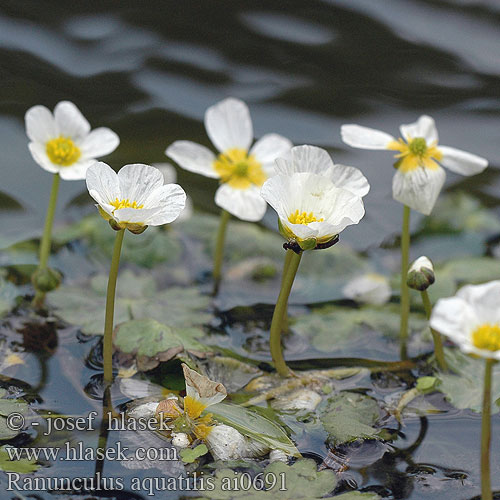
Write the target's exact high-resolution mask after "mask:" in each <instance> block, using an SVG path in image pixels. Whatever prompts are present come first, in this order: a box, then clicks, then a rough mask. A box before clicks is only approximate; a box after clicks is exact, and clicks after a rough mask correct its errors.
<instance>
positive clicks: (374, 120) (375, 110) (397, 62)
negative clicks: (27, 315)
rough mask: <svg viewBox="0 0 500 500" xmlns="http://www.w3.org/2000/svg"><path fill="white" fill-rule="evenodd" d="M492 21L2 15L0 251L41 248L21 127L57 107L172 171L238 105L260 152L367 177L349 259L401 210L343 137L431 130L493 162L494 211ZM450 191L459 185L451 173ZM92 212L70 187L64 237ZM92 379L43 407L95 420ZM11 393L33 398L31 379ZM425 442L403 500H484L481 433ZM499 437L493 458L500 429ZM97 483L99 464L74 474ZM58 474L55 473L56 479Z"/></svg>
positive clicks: (487, 14) (130, 8) (496, 105)
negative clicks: (224, 110) (346, 127)
mask: <svg viewBox="0 0 500 500" xmlns="http://www.w3.org/2000/svg"><path fill="white" fill-rule="evenodd" d="M499 20H500V3H499V2H496V1H495V0H442V1H431V0H420V1H419V0H411V1H410V0H325V1H318V0H302V1H299V0H288V1H287V2H283V1H269V0H267V1H256V0H251V1H243V0H239V1H236V0H213V1H205V2H202V1H200V0H196V1H192V0H182V1H181V2H179V1H177V2H174V1H167V0H151V1H149V2H137V1H126V0H122V1H120V2H116V1H101V2H88V1H72V2H57V1H52V2H48V1H47V2H41V1H39V0H24V1H22V2H19V1H13V0H2V2H0V152H1V160H0V168H1V172H2V176H1V179H2V182H1V184H0V191H1V193H0V224H1V227H2V230H1V233H2V238H7V239H9V238H11V239H12V241H15V240H16V239H24V238H25V237H27V236H35V235H39V234H40V233H41V225H42V221H43V218H44V216H45V209H46V202H47V196H48V192H49V189H50V183H51V176H50V175H48V174H47V173H46V172H45V171H43V170H42V169H40V168H39V167H38V166H37V165H36V164H35V163H34V162H33V160H32V159H31V157H30V155H29V153H28V149H27V138H26V136H25V132H24V122H23V116H24V113H25V111H26V110H27V109H28V108H29V107H30V106H32V105H35V104H44V105H46V106H48V107H49V108H53V106H54V105H55V104H56V103H57V102H58V101H60V100H63V99H69V100H71V101H73V102H75V103H76V104H77V105H78V106H79V107H80V109H81V110H82V111H83V113H84V114H85V116H86V117H87V118H88V119H89V121H90V122H91V124H92V126H109V127H111V128H112V129H113V130H115V131H116V132H117V133H118V134H119V136H120V138H121V144H120V147H119V148H118V149H117V150H116V151H115V152H114V153H113V154H112V155H110V156H109V157H108V158H107V159H106V161H107V162H108V163H110V164H111V165H112V166H114V167H115V168H119V167H120V166H122V165H123V164H125V163H134V162H144V163H153V162H161V161H164V160H165V156H164V154H163V152H164V150H165V148H166V147H167V146H168V145H169V144H170V143H171V142H172V141H174V140H176V139H190V140H194V141H197V142H200V143H203V144H206V145H208V139H207V137H206V135H205V131H204V127H203V123H202V118H203V114H204V111H205V109H206V108H207V107H208V106H209V105H211V104H213V103H215V102H217V101H218V100H220V99H223V98H224V97H227V96H235V97H239V98H242V99H244V100H245V101H246V102H247V103H248V104H249V107H250V110H251V113H252V118H253V123H254V130H255V134H256V136H257V137H259V136H261V135H263V134H265V133H267V132H277V133H281V134H283V135H285V136H287V137H289V138H290V139H291V140H292V141H293V142H294V143H295V144H303V143H310V144H316V145H320V146H322V147H325V148H327V149H328V150H329V151H330V152H331V153H332V155H333V156H334V158H335V160H336V161H338V162H339V163H344V164H351V165H354V166H357V167H359V168H361V169H362V170H363V172H364V173H365V175H366V176H367V177H368V179H369V181H370V183H371V186H372V189H371V193H370V194H369V195H368V196H367V197H366V209H367V215H366V217H365V218H364V219H363V221H362V223H361V224H359V226H358V227H356V228H355V229H352V230H349V231H346V232H345V237H344V238H345V240H346V241H348V242H349V243H351V244H353V245H354V246H356V247H357V248H366V247H369V246H373V247H376V246H378V244H380V243H381V242H382V241H383V240H384V239H386V238H388V237H390V236H391V235H393V234H394V233H397V232H398V230H399V226H400V210H399V208H400V207H399V205H397V204H395V203H394V202H393V200H392V197H391V179H392V175H393V168H392V159H391V157H390V155H389V154H388V153H387V154H386V153H384V152H379V153H371V152H367V151H361V150H352V149H350V148H348V147H347V146H345V145H344V144H343V143H342V142H341V140H340V125H341V124H342V123H346V122H357V123H360V124H363V125H366V126H372V127H374V128H380V129H382V130H385V131H387V132H389V133H393V134H396V133H397V126H398V125H399V124H400V123H408V122H411V121H414V120H415V119H416V118H417V117H418V116H419V115H420V114H423V113H427V114H430V115H432V116H433V117H434V118H435V119H436V122H437V125H438V129H439V133H440V142H441V143H442V144H446V145H450V146H456V147H460V148H463V149H465V150H467V151H471V152H475V153H477V154H480V155H481V156H484V157H486V158H488V159H489V161H490V165H491V166H490V168H489V169H488V170H487V171H486V172H485V173H484V174H482V175H481V176H478V177H476V178H474V179H472V181H471V180H468V181H467V190H468V191H472V192H473V193H476V194H479V195H480V196H481V197H482V199H483V200H484V201H485V202H486V203H487V204H489V205H497V204H498V203H499V201H500V196H499V193H500V179H499V176H498V165H499V162H498V157H499V155H500V140H499V134H500V128H499V126H498V124H499V121H498V119H499V115H500V32H499ZM179 182H180V184H182V185H183V186H184V188H185V189H186V191H187V192H188V193H189V194H190V195H191V196H192V198H193V200H194V203H195V207H196V208H198V209H201V210H206V211H215V209H216V207H215V205H214V203H213V194H214V192H215V188H216V183H215V182H212V181H209V180H207V179H205V178H202V177H197V176H193V175H191V174H188V173H186V172H182V171H180V172H179ZM447 183H448V184H447V185H448V186H449V187H451V186H457V185H458V186H462V187H463V186H465V184H464V181H463V179H462V178H460V177H459V176H456V175H453V174H450V175H449V176H448V180H447ZM91 210H93V208H92V204H91V202H90V199H89V198H88V196H87V195H86V190H85V184H84V182H83V181H74V182H64V183H63V185H62V189H61V193H60V199H59V205H58V218H57V220H58V221H62V220H65V219H66V220H68V219H76V218H77V217H78V216H79V215H80V214H81V213H87V212H89V211H91ZM273 217H274V216H273V214H271V213H268V218H267V219H266V220H265V223H268V224H269V225H271V226H272V225H274V218H273ZM415 218H416V217H415ZM74 333H75V332H74V331H72V332H69V333H68V332H66V334H67V337H66V342H65V341H64V337H63V339H62V340H60V343H61V346H63V347H62V348H64V349H68V351H67V352H66V354H67V355H66V356H58V360H57V361H56V360H55V358H50V359H49V361H47V364H48V375H47V376H48V377H49V380H54V377H55V375H54V374H59V373H61V372H62V373H63V374H64V375H65V376H68V373H71V369H70V368H67V367H66V368H65V369H64V366H63V363H67V364H68V363H69V365H68V366H71V360H72V359H73V360H74V361H73V362H74V363H80V360H77V359H76V358H71V356H76V357H78V356H81V355H82V353H86V352H87V349H88V347H87V345H86V344H81V345H79V346H77V348H76V350H75V353H74V354H72V355H71V350H70V347H68V346H70V345H71V344H72V343H74V341H73V339H74ZM65 344H67V346H65ZM60 349H61V347H60ZM73 349H75V348H73ZM61 360H65V361H61ZM68 360H69V361H68ZM92 373H93V372H92V371H90V370H88V371H84V372H83V374H82V375H81V376H80V375H79V376H78V377H77V380H74V381H73V382H74V383H73V385H72V386H71V387H73V390H74V391H75V392H74V398H72V399H71V400H70V402H68V399H67V397H66V396H67V394H64V397H62V396H63V395H62V394H61V393H60V388H59V386H58V385H57V384H56V383H51V384H48V385H46V386H45V389H44V390H43V400H44V404H45V405H46V406H47V407H51V408H57V410H58V411H60V412H68V413H71V412H82V413H83V412H87V411H89V410H90V409H92V408H93V403H92V401H91V400H90V399H88V398H87V399H86V398H85V397H82V392H81V387H83V386H85V385H86V384H87V382H88V380H89V377H90V375H91V374H92ZM23 375H24V378H23ZM19 377H20V378H23V379H24V380H27V381H29V382H30V383H33V384H34V385H36V377H37V376H36V374H35V375H34V374H33V373H24V374H23V373H22V372H21V374H20V375H19ZM65 387H66V390H68V387H69V386H65ZM79 388H80V389H79ZM79 391H80V393H79ZM422 425H423V424H422V422H421V421H420V420H418V419H414V420H412V421H410V422H409V423H408V424H407V427H406V428H405V429H404V433H405V435H406V440H402V441H401V442H398V446H399V447H404V446H406V445H408V446H410V445H411V443H412V442H413V441H415V439H417V436H418V435H419V433H421V432H422ZM450 429H452V430H453V433H452V435H453V436H455V437H453V438H449V437H448V433H449V430H450ZM424 430H425V432H424V433H423V441H422V443H421V444H420V445H419V446H418V447H417V448H416V450H415V452H414V453H412V461H413V462H414V463H418V464H427V465H429V466H431V467H434V469H435V470H436V471H437V472H436V473H434V474H432V475H429V479H428V480H427V482H426V481H425V480H423V479H422V475H419V476H418V480H415V481H413V482H412V481H410V483H411V485H410V484H408V485H407V484H406V482H405V481H406V479H405V480H404V481H403V479H401V484H400V486H401V488H400V491H401V495H402V496H400V497H398V498H408V499H412V500H418V499H427V498H446V499H450V500H452V499H453V500H454V499H466V498H471V497H472V496H473V495H474V494H477V490H476V489H475V488H474V487H472V486H471V485H472V484H473V483H474V484H478V478H477V469H476V467H471V458H470V454H469V450H470V449H475V448H476V446H477V443H478V432H479V419H478V417H477V416H474V415H472V414H468V413H464V412H461V413H459V414H455V415H448V414H447V415H446V416H439V415H438V416H436V417H433V418H432V424H431V425H430V426H429V427H428V428H427V427H426V428H425V429H424ZM493 432H494V435H496V436H497V438H495V439H496V440H497V441H498V436H499V435H500V421H499V420H498V417H497V418H494V429H493ZM456 436H460V439H456ZM316 451H317V450H316ZM321 453H322V452H321ZM321 453H320V454H321ZM473 456H474V459H473V460H476V458H477V454H474V455H473ZM498 460H499V457H498V456H496V457H494V462H493V470H496V471H498V466H499V465H498ZM390 467H393V469H392V470H393V471H394V470H396V471H399V472H404V471H406V472H408V471H409V470H415V469H411V468H410V469H408V467H409V465H408V462H407V461H405V460H403V459H401V458H400V457H399V456H396V457H395V458H394V463H393V464H392V465H390V466H389V465H388V464H387V463H385V464H384V463H381V464H379V466H372V467H371V468H370V469H369V471H367V470H365V469H364V468H363V466H360V467H359V473H358V472H356V474H357V476H356V480H357V481H358V484H364V485H373V484H379V485H385V484H386V481H387V477H389V476H388V474H387V470H389V469H390ZM91 469H92V464H90V465H89V470H88V471H87V470H85V471H78V474H79V475H88V474H89V473H91ZM450 471H451V472H450ZM457 471H458V472H459V471H466V472H467V475H468V477H467V479H466V480H464V482H463V487H462V488H461V489H458V488H457V481H452V482H448V481H447V478H448V476H447V474H448V475H449V474H451V473H454V474H455V473H458V472H457ZM53 472H54V473H61V466H60V465H59V464H58V465H57V466H56V468H55V469H54V471H53ZM410 475H411V474H410ZM390 477H392V478H393V479H394V477H398V476H397V474H392V475H391V476H390ZM494 477H495V475H494ZM495 481H496V483H497V486H500V482H499V480H498V479H496V480H495ZM433 482H434V483H433ZM448 484H452V486H448ZM436 485H437V486H436ZM384 487H385V486H384ZM436 488H437V489H436ZM396 489H397V488H396ZM381 493H383V491H382V490H381ZM389 498H392V497H389Z"/></svg>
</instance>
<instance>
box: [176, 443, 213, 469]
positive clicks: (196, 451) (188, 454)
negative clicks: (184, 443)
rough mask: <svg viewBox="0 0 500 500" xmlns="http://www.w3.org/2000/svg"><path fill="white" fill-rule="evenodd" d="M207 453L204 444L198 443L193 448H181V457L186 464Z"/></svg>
mask: <svg viewBox="0 0 500 500" xmlns="http://www.w3.org/2000/svg"><path fill="white" fill-rule="evenodd" d="M207 453H208V448H207V445H206V444H199V445H198V446H196V447H195V448H184V449H183V450H181V452H180V455H181V459H182V461H183V462H184V463H186V464H192V463H193V462H195V461H196V460H197V459H198V458H200V457H202V456H203V455H206V454H207Z"/></svg>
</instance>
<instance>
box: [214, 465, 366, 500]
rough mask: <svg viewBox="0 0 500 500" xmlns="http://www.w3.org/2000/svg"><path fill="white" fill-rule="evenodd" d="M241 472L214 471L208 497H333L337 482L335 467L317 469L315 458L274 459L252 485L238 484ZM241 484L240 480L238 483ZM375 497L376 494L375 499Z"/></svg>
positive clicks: (283, 499) (308, 499) (221, 499)
mask: <svg viewBox="0 0 500 500" xmlns="http://www.w3.org/2000/svg"><path fill="white" fill-rule="evenodd" d="M238 476H239V477H241V473H239V474H238V473H236V474H235V472H234V471H232V470H230V469H221V470H219V471H217V472H216V475H215V489H214V490H213V491H210V492H208V491H207V492H206V493H205V495H207V496H206V498H210V499H213V500H231V499H233V498H235V499H248V500H269V499H271V498H276V499H281V500H296V499H297V500H316V499H319V498H328V499H331V498H333V497H331V496H328V497H325V495H327V494H329V493H330V492H331V491H332V490H333V489H334V488H335V486H336V485H337V478H336V476H335V473H334V472H333V471H332V470H322V471H319V472H318V470H317V466H316V462H314V460H311V459H303V460H297V462H295V463H294V464H293V465H292V466H288V465H286V464H284V463H283V462H273V463H272V464H270V465H268V466H267V467H266V468H265V469H264V470H263V472H262V473H260V474H257V475H255V476H254V479H253V481H252V480H250V484H249V486H250V487H249V489H247V487H246V486H245V484H246V483H242V485H241V487H237V488H235V487H234V486H235V478H236V481H238ZM236 484H237V485H238V483H236ZM373 500H375V498H374V499H373Z"/></svg>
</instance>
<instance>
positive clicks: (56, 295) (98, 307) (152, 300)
mask: <svg viewBox="0 0 500 500" xmlns="http://www.w3.org/2000/svg"><path fill="white" fill-rule="evenodd" d="M107 280H108V277H107V276H105V275H98V276H94V277H93V278H92V279H91V280H90V284H89V286H85V287H78V286H61V287H60V288H58V289H57V290H55V291H54V292H53V293H51V294H50V295H49V297H48V300H49V302H50V304H51V305H52V306H53V307H55V308H56V309H57V311H56V313H57V315H58V316H59V317H60V318H62V319H63V320H64V321H66V322H67V323H70V324H73V325H77V326H81V329H82V332H83V333H86V334H89V335H90V334H94V335H95V334H97V335H102V334H103V331H104V314H105V306H106V286H107ZM209 303H210V299H209V298H208V297H206V296H204V295H201V293H200V292H199V291H198V289H196V288H191V287H182V288H179V287H171V288H168V289H166V290H161V291H157V290H156V283H155V281H154V278H153V277H152V276H151V275H149V274H139V275H136V274H134V273H133V272H131V271H129V270H125V271H124V272H123V273H121V274H120V275H119V277H118V284H117V293H116V301H115V324H119V323H123V322H125V321H128V320H132V319H143V318H152V319H155V320H157V321H159V322H161V323H165V324H166V325H168V326H176V327H181V328H189V327H198V326H201V325H203V324H204V323H206V322H208V321H209V320H210V318H211V315H210V314H209V313H208V312H206V309H207V307H208V305H209Z"/></svg>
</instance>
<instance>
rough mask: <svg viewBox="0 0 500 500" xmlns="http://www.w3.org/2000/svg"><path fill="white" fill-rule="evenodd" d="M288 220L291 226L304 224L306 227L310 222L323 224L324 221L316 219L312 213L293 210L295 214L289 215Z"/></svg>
mask: <svg viewBox="0 0 500 500" xmlns="http://www.w3.org/2000/svg"><path fill="white" fill-rule="evenodd" d="M288 220H289V221H290V222H291V223H292V224H304V225H306V226H307V224H310V223H311V222H323V221H324V220H325V219H323V218H321V219H317V218H316V217H315V216H314V214H313V213H312V212H309V213H307V212H299V211H298V210H295V212H293V213H292V214H290V216H289V217H288Z"/></svg>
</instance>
